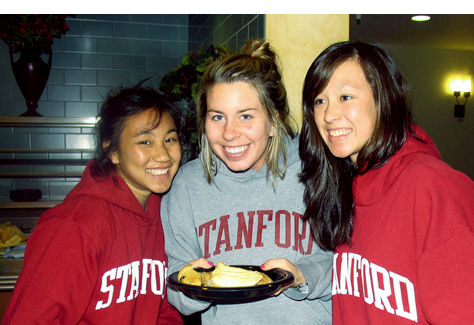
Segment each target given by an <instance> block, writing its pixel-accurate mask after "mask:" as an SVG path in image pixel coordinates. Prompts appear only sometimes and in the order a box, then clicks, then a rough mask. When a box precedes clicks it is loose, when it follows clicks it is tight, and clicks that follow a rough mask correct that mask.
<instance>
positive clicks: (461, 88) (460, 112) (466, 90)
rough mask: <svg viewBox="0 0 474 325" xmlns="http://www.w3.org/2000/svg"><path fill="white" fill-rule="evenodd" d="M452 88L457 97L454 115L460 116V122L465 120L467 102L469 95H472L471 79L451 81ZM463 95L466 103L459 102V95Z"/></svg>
mask: <svg viewBox="0 0 474 325" xmlns="http://www.w3.org/2000/svg"><path fill="white" fill-rule="evenodd" d="M451 89H452V90H453V91H454V97H456V103H457V104H456V105H454V117H457V118H458V121H459V122H462V121H463V120H464V115H465V111H466V103H467V99H468V98H469V96H471V80H461V79H456V80H453V81H452V83H451ZM461 94H462V95H463V97H464V98H465V99H464V103H462V104H460V103H459V97H461Z"/></svg>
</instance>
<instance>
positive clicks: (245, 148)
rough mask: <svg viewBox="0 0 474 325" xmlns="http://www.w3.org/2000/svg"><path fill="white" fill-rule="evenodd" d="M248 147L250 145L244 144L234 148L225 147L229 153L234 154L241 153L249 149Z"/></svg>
mask: <svg viewBox="0 0 474 325" xmlns="http://www.w3.org/2000/svg"><path fill="white" fill-rule="evenodd" d="M248 147H249V146H248V145H246V146H242V147H233V148H229V147H225V151H227V152H228V153H233V154H235V153H241V152H244V151H245V150H247V148H248Z"/></svg>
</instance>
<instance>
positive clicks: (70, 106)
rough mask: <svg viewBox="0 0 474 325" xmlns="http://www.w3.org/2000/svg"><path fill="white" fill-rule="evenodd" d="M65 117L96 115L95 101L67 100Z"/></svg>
mask: <svg viewBox="0 0 474 325" xmlns="http://www.w3.org/2000/svg"><path fill="white" fill-rule="evenodd" d="M66 116H67V117H96V116H97V103H84V102H67V103H66Z"/></svg>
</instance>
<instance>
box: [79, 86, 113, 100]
mask: <svg viewBox="0 0 474 325" xmlns="http://www.w3.org/2000/svg"><path fill="white" fill-rule="evenodd" d="M109 89H110V87H89V86H82V87H81V98H82V101H83V102H98V103H101V102H103V101H104V98H105V95H106V94H107V92H108V91H109Z"/></svg>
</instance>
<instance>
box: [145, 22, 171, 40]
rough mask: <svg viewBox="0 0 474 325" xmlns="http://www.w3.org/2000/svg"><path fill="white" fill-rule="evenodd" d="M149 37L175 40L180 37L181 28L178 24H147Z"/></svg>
mask: <svg viewBox="0 0 474 325" xmlns="http://www.w3.org/2000/svg"><path fill="white" fill-rule="evenodd" d="M147 31H148V38H149V39H156V40H165V41H169V40H175V39H177V38H178V31H179V28H178V27H176V26H153V25H148V26H147Z"/></svg>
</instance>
